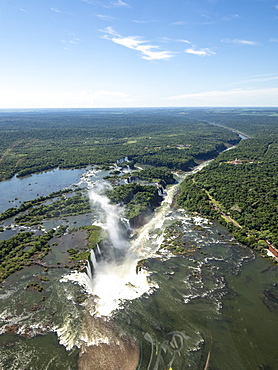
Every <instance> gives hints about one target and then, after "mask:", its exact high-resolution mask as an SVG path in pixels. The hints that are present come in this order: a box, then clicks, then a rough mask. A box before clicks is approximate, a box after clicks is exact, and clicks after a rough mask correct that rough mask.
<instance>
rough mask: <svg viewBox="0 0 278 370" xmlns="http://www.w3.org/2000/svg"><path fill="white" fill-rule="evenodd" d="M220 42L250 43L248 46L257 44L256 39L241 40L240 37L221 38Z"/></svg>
mask: <svg viewBox="0 0 278 370" xmlns="http://www.w3.org/2000/svg"><path fill="white" fill-rule="evenodd" d="M221 42H224V43H226V44H236V45H250V46H254V45H257V42H256V41H250V40H242V39H222V40H221Z"/></svg>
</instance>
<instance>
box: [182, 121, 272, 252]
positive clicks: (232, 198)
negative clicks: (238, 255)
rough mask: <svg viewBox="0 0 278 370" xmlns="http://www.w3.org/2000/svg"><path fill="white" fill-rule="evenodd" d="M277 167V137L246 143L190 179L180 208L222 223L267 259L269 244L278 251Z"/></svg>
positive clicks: (184, 186)
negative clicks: (266, 253) (266, 251)
mask: <svg viewBox="0 0 278 370" xmlns="http://www.w3.org/2000/svg"><path fill="white" fill-rule="evenodd" d="M276 130H277V131H278V127H277V125H276ZM254 131H255V130H254ZM274 131H275V127H272V132H274ZM277 163H278V140H277V135H276V137H275V136H274V135H272V137H271V139H270V137H269V136H268V135H267V136H262V135H258V138H256V139H249V140H245V141H243V142H241V143H240V145H238V146H237V147H236V148H235V149H233V150H230V151H227V152H225V153H222V154H221V155H219V157H218V158H217V159H216V160H214V161H213V162H212V163H211V164H210V165H209V166H208V167H206V168H204V169H203V170H202V171H200V172H198V173H196V174H195V175H193V176H190V177H188V178H187V179H186V180H185V181H184V182H183V183H182V184H181V188H180V194H179V197H178V204H179V205H181V206H183V207H184V208H186V209H188V210H189V211H191V212H198V213H200V214H202V215H204V216H211V217H214V218H218V219H219V220H220V221H221V222H222V223H224V224H225V225H227V226H228V228H229V229H230V230H231V231H233V233H234V236H235V237H236V238H237V240H239V241H240V242H242V243H244V244H246V245H248V246H250V247H252V248H254V249H256V250H258V251H260V253H263V254H265V249H266V248H267V247H268V245H267V243H266V241H268V242H270V243H271V244H273V245H274V246H276V247H278V230H277V224H278V212H277V209H278V198H277V188H278V172H277Z"/></svg>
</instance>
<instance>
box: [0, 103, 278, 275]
mask: <svg viewBox="0 0 278 370" xmlns="http://www.w3.org/2000/svg"><path fill="white" fill-rule="evenodd" d="M114 113H121V114H114ZM277 117H278V116H277V110H275V109H273V108H272V109H271V108H269V109H256V110H255V109H240V110H239V109H172V110H171V109H156V110H154V109H141V110H134V111H133V110H115V111H113V110H99V111H98V110H82V111H75V110H46V111H40V110H38V111H28V112H27V111H26V112H16V111H14V112H4V111H1V112H0V129H1V134H2V135H1V137H0V165H1V171H0V181H3V180H6V179H9V178H11V177H12V176H14V175H18V176H25V175H27V174H32V173H36V172H41V171H45V170H49V169H53V168H57V167H60V168H81V167H85V166H87V165H99V166H100V167H101V168H102V169H105V170H111V165H112V164H114V163H115V162H116V161H117V160H118V159H120V158H125V157H128V161H124V162H123V163H119V164H118V167H119V169H121V168H124V167H126V166H130V168H132V169H134V168H136V166H137V167H139V166H140V167H143V169H142V170H138V169H135V170H134V171H133V172H132V173H127V174H124V175H123V174H122V172H121V171H120V170H119V169H116V170H115V168H114V171H111V173H110V176H109V177H108V179H109V180H110V181H111V183H112V184H113V186H114V189H113V190H111V191H109V192H108V196H109V197H110V199H111V201H112V202H113V203H117V204H118V203H120V204H123V205H124V206H125V216H126V217H127V218H129V219H130V220H131V225H132V226H137V225H141V224H142V223H143V222H144V217H145V216H147V215H148V214H150V212H151V211H152V210H153V209H154V208H155V207H157V206H159V204H160V202H161V197H160V196H159V195H158V191H157V188H156V187H155V186H152V185H149V184H150V183H159V184H163V185H164V186H165V185H166V184H172V183H174V177H173V174H172V172H171V171H173V170H184V171H187V170H189V169H191V168H193V167H194V166H196V165H197V164H199V163H200V162H201V161H203V160H205V159H209V158H214V157H217V155H218V154H219V153H220V152H221V151H223V150H224V149H225V148H229V147H230V146H231V145H234V144H237V143H238V142H239V140H240V139H239V137H238V135H237V134H236V133H235V132H232V131H231V130H227V128H230V129H233V130H237V131H238V132H242V133H245V134H246V135H249V136H252V139H249V140H244V141H242V142H241V143H240V144H239V145H238V146H237V147H236V148H235V149H232V150H229V151H226V152H223V153H221V154H220V155H219V156H218V157H217V158H216V159H215V160H214V161H213V162H212V163H211V164H210V165H209V166H208V167H206V168H205V169H203V170H202V171H201V172H199V173H196V174H194V175H193V176H189V177H187V178H186V180H185V181H184V182H183V183H182V185H181V188H180V194H179V196H178V199H177V203H178V204H179V205H180V206H182V207H184V208H186V209H188V210H189V211H191V212H197V213H199V214H202V215H204V216H208V217H213V218H217V219H218V220H220V222H222V223H223V224H225V225H226V226H227V227H228V228H229V229H230V230H231V231H232V232H233V234H234V236H235V237H236V238H237V240H239V241H240V242H243V243H245V244H246V245H248V246H250V247H252V248H254V249H256V250H258V251H260V253H261V254H264V253H265V250H266V247H267V244H266V242H269V243H271V244H273V245H274V246H276V247H277V246H278V231H277V221H278V216H277V207H278V203H277V202H278V200H277V188H278V177H277V163H278V162H277V160H278V139H277V134H278V126H277V122H278V118H277ZM236 159H237V161H235V160H236ZM129 176H131V177H133V178H134V179H139V180H140V182H142V183H140V184H138V183H131V184H126V185H120V184H121V183H122V179H125V178H127V177H129ZM143 183H144V184H143ZM87 212H90V203H89V199H88V197H87V196H86V195H85V194H84V192H83V191H82V189H75V190H73V189H65V190H61V191H58V192H54V193H51V194H49V195H47V196H44V197H39V198H37V199H33V200H30V201H27V202H23V203H22V204H21V205H20V206H19V207H13V208H9V209H7V210H5V211H4V212H3V213H2V214H0V221H6V220H8V219H9V218H11V217H15V223H16V224H18V225H22V226H24V227H30V226H34V225H36V226H38V225H40V224H41V223H42V221H43V220H45V219H50V218H61V217H67V216H75V215H79V214H84V213H87ZM10 228H11V227H10V226H9V225H8V226H5V227H4V226H3V225H1V226H0V232H4V233H5V230H7V229H10ZM38 229H39V228H38ZM79 230H80V229H79ZM81 230H82V228H81ZM83 230H85V231H86V235H87V242H88V244H87V246H86V248H83V249H80V248H79V249H75V248H69V250H68V253H69V266H70V267H71V268H72V267H74V268H78V269H82V268H83V267H84V261H85V260H86V259H87V258H88V255H89V250H90V249H92V248H94V247H95V246H96V244H97V243H101V242H102V241H103V240H104V239H105V238H106V237H107V235H106V234H105V232H104V231H103V230H102V229H100V228H98V227H96V226H86V227H84V228H83ZM66 231H67V227H66V226H60V227H59V228H58V229H57V230H56V231H55V232H54V230H51V231H49V232H48V233H44V234H43V235H40V236H37V235H34V234H33V233H31V232H19V233H18V235H16V236H14V237H12V238H10V239H8V240H5V241H2V242H0V281H3V279H5V278H6V277H7V276H9V275H10V274H11V273H13V272H14V271H17V270H19V269H21V268H23V267H24V266H29V265H31V264H32V263H39V261H41V259H42V258H43V257H44V256H45V255H46V254H47V253H48V251H49V250H50V246H49V244H48V243H49V240H50V239H51V238H52V237H53V236H55V237H61V236H63V235H64V233H65V232H66ZM57 243H58V242H56V244H57ZM54 244H55V243H53V245H54ZM163 247H166V248H168V249H171V250H172V251H173V252H174V253H182V254H183V253H190V252H192V251H194V248H195V247H194V246H193V245H191V244H188V242H187V241H186V240H184V239H183V236H182V234H181V230H179V225H177V224H174V225H172V226H171V227H169V228H168V229H167V232H166V237H165V241H164V245H163ZM58 248H59V243H58Z"/></svg>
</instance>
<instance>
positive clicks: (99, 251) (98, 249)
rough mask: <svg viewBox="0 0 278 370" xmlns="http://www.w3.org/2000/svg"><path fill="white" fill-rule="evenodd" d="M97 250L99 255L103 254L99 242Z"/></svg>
mask: <svg viewBox="0 0 278 370" xmlns="http://www.w3.org/2000/svg"><path fill="white" fill-rule="evenodd" d="M97 252H98V255H99V256H101V255H102V253H101V250H100V247H99V245H98V244H97Z"/></svg>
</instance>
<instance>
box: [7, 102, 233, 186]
mask: <svg viewBox="0 0 278 370" xmlns="http://www.w3.org/2000/svg"><path fill="white" fill-rule="evenodd" d="M181 113H182V112H180V111H174V112H172V111H171V110H170V111H168V110H157V111H156V110H144V109H143V110H135V111H133V110H128V109H127V110H124V112H123V113H120V112H118V111H115V112H114V111H106V110H103V111H98V110H88V111H86V110H80V111H79V110H42V111H40V110H39V111H23V112H16V111H13V112H5V111H2V112H0V130H1V137H0V165H1V170H0V181H1V180H6V179H9V178H11V177H12V176H14V175H17V176H26V175H28V174H32V173H37V172H42V171H46V170H50V169H53V168H57V167H59V168H82V167H85V166H88V165H96V164H98V165H104V166H105V165H111V164H113V163H115V162H116V160H118V159H120V158H122V157H126V156H128V157H129V159H130V160H133V161H135V162H137V163H142V164H149V165H154V166H167V167H168V168H171V169H181V170H188V169H189V168H190V167H192V166H194V165H195V162H196V161H198V160H200V159H205V158H212V157H215V156H216V155H217V154H218V153H219V152H220V151H222V150H223V149H225V147H226V146H227V145H231V144H236V143H237V142H239V140H240V139H239V137H238V135H236V134H235V133H233V132H231V131H228V130H225V129H223V128H221V127H217V126H214V127H213V126H212V125H210V124H209V123H207V122H203V121H200V120H198V119H195V118H194V117H188V116H187V115H185V114H181Z"/></svg>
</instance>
